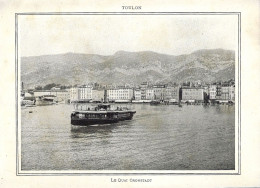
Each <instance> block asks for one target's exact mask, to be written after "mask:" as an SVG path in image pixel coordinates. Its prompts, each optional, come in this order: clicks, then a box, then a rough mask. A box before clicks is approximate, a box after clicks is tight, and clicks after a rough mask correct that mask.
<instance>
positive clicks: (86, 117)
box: [71, 111, 135, 126]
mask: <svg viewBox="0 0 260 188" xmlns="http://www.w3.org/2000/svg"><path fill="white" fill-rule="evenodd" d="M79 114H81V117H80V116H77V115H73V114H72V115H71V124H72V125H81V126H90V125H96V124H112V123H117V122H119V121H124V120H131V119H132V118H133V116H134V114H135V111H128V112H110V113H102V114H99V113H79ZM93 115H95V117H94V118H90V117H93ZM102 115H103V116H102ZM82 116H83V117H82Z"/></svg>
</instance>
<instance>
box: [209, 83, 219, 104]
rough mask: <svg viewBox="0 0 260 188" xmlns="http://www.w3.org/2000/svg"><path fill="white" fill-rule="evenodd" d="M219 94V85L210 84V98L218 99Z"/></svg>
mask: <svg viewBox="0 0 260 188" xmlns="http://www.w3.org/2000/svg"><path fill="white" fill-rule="evenodd" d="M216 95H217V85H210V86H209V99H212V100H214V99H216Z"/></svg>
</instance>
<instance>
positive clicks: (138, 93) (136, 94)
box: [134, 89, 142, 101]
mask: <svg viewBox="0 0 260 188" xmlns="http://www.w3.org/2000/svg"><path fill="white" fill-rule="evenodd" d="M134 99H135V100H138V101H140V100H141V99H142V98H141V90H140V89H135V90H134Z"/></svg>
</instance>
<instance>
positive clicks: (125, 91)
mask: <svg viewBox="0 0 260 188" xmlns="http://www.w3.org/2000/svg"><path fill="white" fill-rule="evenodd" d="M133 96H134V90H133V89H131V88H118V89H108V90H107V99H108V101H115V100H132V99H133Z"/></svg>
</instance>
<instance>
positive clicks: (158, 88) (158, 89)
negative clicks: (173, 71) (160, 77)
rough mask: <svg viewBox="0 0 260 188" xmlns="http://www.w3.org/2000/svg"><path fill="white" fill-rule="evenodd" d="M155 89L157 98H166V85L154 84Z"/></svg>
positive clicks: (155, 97)
mask: <svg viewBox="0 0 260 188" xmlns="http://www.w3.org/2000/svg"><path fill="white" fill-rule="evenodd" d="M153 90H154V99H155V100H164V94H165V85H154V86H153Z"/></svg>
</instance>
